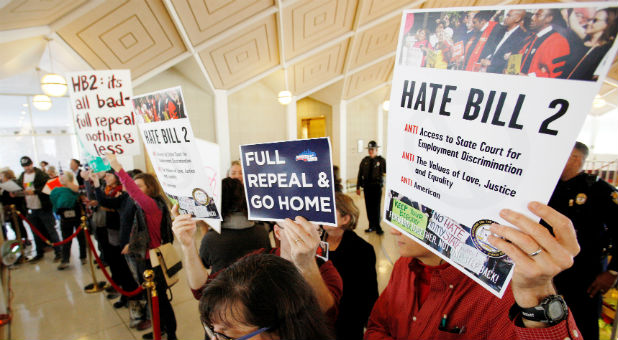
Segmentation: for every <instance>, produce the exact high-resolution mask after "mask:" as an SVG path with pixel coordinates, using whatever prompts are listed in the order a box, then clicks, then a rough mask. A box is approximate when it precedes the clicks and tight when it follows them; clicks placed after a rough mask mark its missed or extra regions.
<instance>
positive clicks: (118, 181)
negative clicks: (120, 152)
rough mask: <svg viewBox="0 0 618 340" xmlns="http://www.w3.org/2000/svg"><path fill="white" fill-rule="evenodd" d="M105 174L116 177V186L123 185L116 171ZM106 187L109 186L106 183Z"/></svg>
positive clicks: (108, 171) (112, 170)
mask: <svg viewBox="0 0 618 340" xmlns="http://www.w3.org/2000/svg"><path fill="white" fill-rule="evenodd" d="M105 173H107V174H112V175H114V178H116V184H114V186H116V185H122V183H121V182H120V178H118V174H116V171H114V169H110V170H107V171H105ZM105 185H108V184H107V183H105Z"/></svg>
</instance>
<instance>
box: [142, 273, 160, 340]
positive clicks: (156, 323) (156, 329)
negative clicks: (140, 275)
mask: <svg viewBox="0 0 618 340" xmlns="http://www.w3.org/2000/svg"><path fill="white" fill-rule="evenodd" d="M154 277H155V273H154V270H152V269H146V270H145V271H144V283H143V284H142V285H143V286H144V288H145V289H146V290H147V291H148V302H149V304H150V311H151V313H150V317H151V319H152V335H153V338H154V340H161V326H160V320H159V314H158V311H156V310H155V308H154V305H155V303H154V302H153V301H154V299H155V298H157V299H158V297H157V285H156V283H155V282H154ZM157 302H158V300H157ZM157 306H158V303H157ZM155 313H156V314H157V315H155Z"/></svg>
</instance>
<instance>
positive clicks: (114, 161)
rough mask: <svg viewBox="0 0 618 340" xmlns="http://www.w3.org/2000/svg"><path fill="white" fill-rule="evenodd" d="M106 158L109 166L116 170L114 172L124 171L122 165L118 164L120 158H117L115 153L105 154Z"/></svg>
mask: <svg viewBox="0 0 618 340" xmlns="http://www.w3.org/2000/svg"><path fill="white" fill-rule="evenodd" d="M105 157H106V158H107V160H108V161H109V164H110V165H111V166H112V169H114V171H120V170H122V164H120V162H118V158H117V157H116V154H115V153H112V152H109V153H107V154H105Z"/></svg>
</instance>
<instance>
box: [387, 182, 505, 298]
mask: <svg viewBox="0 0 618 340" xmlns="http://www.w3.org/2000/svg"><path fill="white" fill-rule="evenodd" d="M386 198H387V202H386V203H387V204H388V209H387V210H386V220H387V221H389V222H390V223H392V224H393V225H395V226H397V227H398V228H400V229H402V230H403V231H405V232H406V233H407V234H408V235H411V236H414V237H415V238H416V239H417V240H419V241H421V242H422V243H423V244H424V245H426V247H428V248H431V249H432V250H434V251H435V252H437V253H439V254H441V255H442V256H445V257H447V258H449V259H450V260H452V261H453V262H454V263H456V264H458V265H460V266H461V267H462V268H464V269H465V270H466V271H467V272H469V273H470V274H471V276H472V277H473V278H475V279H476V280H477V281H478V282H479V283H481V284H483V285H486V286H487V287H488V288H490V289H492V290H494V291H496V292H499V291H501V290H502V287H503V285H504V284H505V282H506V279H507V278H508V275H509V272H510V271H511V269H512V268H513V261H512V260H511V259H510V258H509V257H508V256H506V255H505V254H504V253H503V252H501V251H499V250H498V249H496V248H494V247H493V246H492V245H491V244H490V243H489V242H488V241H487V237H488V236H489V234H490V232H489V228H488V227H489V225H490V224H491V223H493V222H494V221H489V220H481V221H479V222H477V223H475V225H474V226H471V227H469V226H466V225H463V224H460V223H457V222H456V221H455V220H453V219H451V218H450V217H448V216H446V215H444V214H442V213H440V212H438V211H435V210H434V209H431V208H430V207H427V206H425V205H423V204H421V203H420V202H417V201H413V200H411V199H410V198H408V197H406V196H403V195H401V194H400V193H398V192H396V191H394V190H390V192H389V194H388V195H387V197H386Z"/></svg>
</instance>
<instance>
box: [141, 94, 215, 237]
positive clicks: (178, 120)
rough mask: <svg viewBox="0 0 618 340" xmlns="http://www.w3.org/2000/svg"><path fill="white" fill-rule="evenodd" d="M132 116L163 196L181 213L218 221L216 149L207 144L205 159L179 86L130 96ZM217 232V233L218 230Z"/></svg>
mask: <svg viewBox="0 0 618 340" xmlns="http://www.w3.org/2000/svg"><path fill="white" fill-rule="evenodd" d="M133 105H134V107H135V115H136V119H137V121H138V126H139V130H140V132H141V134H142V138H143V141H144V144H145V145H146V151H147V152H148V156H150V161H151V162H152V165H153V167H154V169H155V172H156V174H157V178H158V179H159V182H160V183H161V186H162V187H163V191H165V194H166V195H167V196H168V197H169V198H170V199H171V200H172V202H173V203H178V206H179V210H180V212H181V213H182V214H191V215H192V216H194V217H195V218H198V219H205V220H221V216H220V213H219V212H220V211H221V210H220V209H219V205H218V203H217V202H218V200H220V198H217V197H216V196H220V195H219V194H218V193H217V190H219V191H220V190H221V188H220V185H219V183H220V182H221V177H220V174H219V171H218V169H219V148H218V146H216V145H214V144H212V143H207V142H204V143H207V145H206V147H207V148H208V151H209V152H207V153H204V155H209V157H212V158H214V160H212V161H211V160H209V159H204V158H203V157H202V156H203V155H202V153H201V152H200V151H199V149H198V145H197V140H196V139H195V137H194V135H193V129H192V128H191V123H190V122H189V118H187V116H186V114H185V105H184V99H183V96H182V91H181V89H180V87H175V88H170V89H166V90H162V91H158V92H154V93H148V94H144V95H141V96H136V97H133ZM208 144H209V145H208ZM217 231H220V230H219V229H217Z"/></svg>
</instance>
